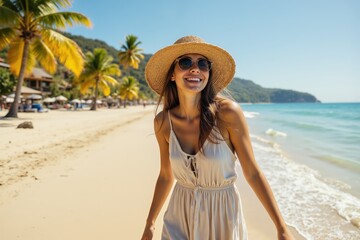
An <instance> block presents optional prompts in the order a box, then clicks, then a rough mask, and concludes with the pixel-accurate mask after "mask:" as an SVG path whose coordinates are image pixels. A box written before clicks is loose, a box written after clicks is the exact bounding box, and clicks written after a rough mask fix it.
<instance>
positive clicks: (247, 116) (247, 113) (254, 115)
mask: <svg viewBox="0 0 360 240" xmlns="http://www.w3.org/2000/svg"><path fill="white" fill-rule="evenodd" d="M259 114H260V113H258V112H247V111H244V115H245V117H246V118H254V117H256V116H257V115H259Z"/></svg>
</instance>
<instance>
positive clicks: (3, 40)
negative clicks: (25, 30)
mask: <svg viewBox="0 0 360 240" xmlns="http://www.w3.org/2000/svg"><path fill="white" fill-rule="evenodd" d="M15 38H16V31H15V30H14V29H12V28H1V29H0V50H1V49H3V48H5V47H7V46H9V44H10V43H11V42H12V41H14V40H15Z"/></svg>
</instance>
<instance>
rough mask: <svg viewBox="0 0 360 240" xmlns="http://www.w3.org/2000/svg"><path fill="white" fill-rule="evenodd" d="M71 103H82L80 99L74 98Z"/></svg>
mask: <svg viewBox="0 0 360 240" xmlns="http://www.w3.org/2000/svg"><path fill="white" fill-rule="evenodd" d="M71 103H80V100H79V99H73V100H71Z"/></svg>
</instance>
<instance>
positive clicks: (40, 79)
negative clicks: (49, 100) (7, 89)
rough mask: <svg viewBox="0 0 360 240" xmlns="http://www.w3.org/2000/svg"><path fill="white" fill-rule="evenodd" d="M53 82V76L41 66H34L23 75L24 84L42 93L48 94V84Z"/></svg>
mask: <svg viewBox="0 0 360 240" xmlns="http://www.w3.org/2000/svg"><path fill="white" fill-rule="evenodd" d="M52 82H53V76H51V75H50V74H48V73H47V72H46V71H45V70H44V69H42V68H34V70H33V71H32V73H31V74H27V75H25V78H24V85H25V86H26V87H28V88H32V89H35V90H38V91H40V92H41V93H42V95H48V94H50V93H51V92H50V84H51V83H52Z"/></svg>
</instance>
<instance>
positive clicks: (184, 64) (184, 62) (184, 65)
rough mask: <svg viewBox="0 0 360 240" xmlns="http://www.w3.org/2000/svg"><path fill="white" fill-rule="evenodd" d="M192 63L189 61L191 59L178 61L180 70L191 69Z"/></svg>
mask: <svg viewBox="0 0 360 240" xmlns="http://www.w3.org/2000/svg"><path fill="white" fill-rule="evenodd" d="M192 64H193V62H192V60H191V58H181V59H180V60H179V67H180V68H181V69H182V70H188V69H190V68H191V66H192Z"/></svg>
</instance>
